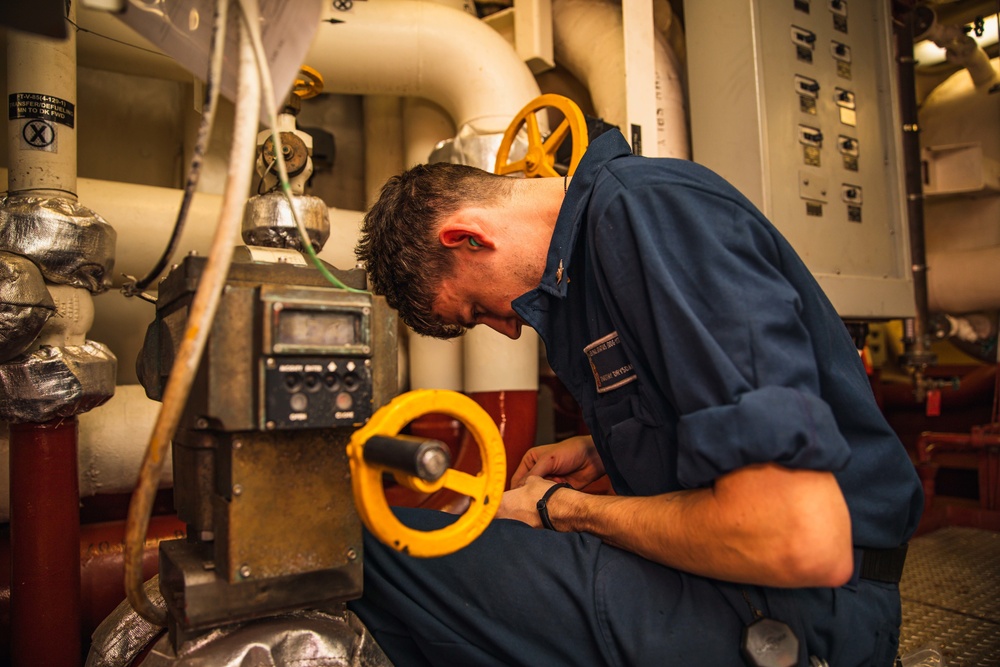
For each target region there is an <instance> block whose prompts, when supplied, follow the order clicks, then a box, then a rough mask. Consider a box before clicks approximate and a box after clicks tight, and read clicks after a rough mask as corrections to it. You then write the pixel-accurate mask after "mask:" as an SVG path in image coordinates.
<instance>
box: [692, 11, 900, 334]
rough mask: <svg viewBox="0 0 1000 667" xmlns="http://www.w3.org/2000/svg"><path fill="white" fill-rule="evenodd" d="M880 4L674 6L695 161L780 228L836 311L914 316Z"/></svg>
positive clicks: (850, 315)
mask: <svg viewBox="0 0 1000 667" xmlns="http://www.w3.org/2000/svg"><path fill="white" fill-rule="evenodd" d="M888 12H889V3H886V2H882V1H881V0H750V1H748V0H712V2H704V1H702V0H690V1H689V2H686V3H685V27H686V30H687V40H686V41H687V45H688V75H689V76H688V81H689V92H690V118H691V134H692V149H693V159H694V160H695V161H696V162H699V163H701V164H704V165H705V166H707V167H709V168H711V169H713V170H714V171H716V172H718V173H719V174H720V175H721V176H723V177H724V178H726V179H727V180H728V181H729V182H731V183H732V184H733V185H735V186H736V187H737V188H739V189H740V191H741V192H743V194H744V195H746V196H747V197H748V198H749V199H750V200H751V201H753V202H754V204H756V205H757V207H758V208H760V209H761V211H762V212H763V213H764V214H765V215H767V216H768V218H769V219H770V220H771V221H772V222H773V223H774V224H775V226H776V227H777V228H778V229H779V230H780V231H781V232H782V234H784V235H785V237H786V238H788V240H789V241H790V242H791V243H792V245H793V246H794V247H795V249H796V251H797V252H798V253H799V255H800V256H801V257H802V259H803V260H804V261H805V263H806V265H807V266H808V267H809V268H810V270H811V271H812V273H813V275H814V276H815V277H816V279H817V280H818V282H819V283H820V285H821V286H822V287H823V289H824V291H825V292H826V293H827V295H828V296H829V297H830V300H831V301H832V302H833V304H834V306H835V307H836V308H837V311H838V312H839V313H840V315H841V316H842V317H844V318H845V319H854V318H864V319H876V318H893V317H907V316H911V315H912V314H913V312H914V301H913V282H912V277H911V274H910V260H909V254H910V253H909V245H908V244H909V241H908V234H907V229H906V223H905V216H904V211H905V210H906V209H905V195H904V185H903V163H902V149H901V142H900V137H901V134H902V128H901V125H900V121H899V114H898V104H897V99H896V85H895V65H894V58H893V41H892V33H891V19H890V16H889V14H888Z"/></svg>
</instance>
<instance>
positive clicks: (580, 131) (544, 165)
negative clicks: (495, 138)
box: [493, 93, 588, 178]
mask: <svg viewBox="0 0 1000 667" xmlns="http://www.w3.org/2000/svg"><path fill="white" fill-rule="evenodd" d="M552 108H554V109H556V110H558V111H559V112H561V113H562V115H563V120H562V122H560V123H559V125H558V126H557V127H556V130H555V131H554V132H552V133H550V134H549V135H548V136H545V137H543V136H542V124H541V123H540V122H539V119H538V114H539V113H543V112H544V113H548V111H549V109H552ZM522 128H523V129H524V133H525V135H526V136H527V139H528V148H527V153H526V154H525V156H524V157H523V158H522V159H519V160H515V161H513V162H511V161H510V151H511V148H512V147H513V145H514V141H515V139H516V138H517V137H518V135H519V134H520V133H521V130H522ZM567 140H571V141H572V147H573V148H572V151H571V154H570V163H569V168H568V170H567V173H568V174H572V173H573V172H574V171H576V166H577V165H578V164H579V163H580V158H582V157H583V154H584V152H585V151H586V150H587V144H588V138H587V120H586V118H584V115H583V112H582V111H581V110H580V107H578V106H577V105H576V103H575V102H573V101H572V100H571V99H569V98H568V97H563V96H562V95H555V94H552V93H548V94H545V95H541V96H539V97H536V98H535V99H534V100H532V101H531V102H529V103H528V104H527V105H526V106H525V107H524V108H523V109H521V111H520V112H519V113H518V114H517V116H515V117H514V120H513V121H511V123H510V125H509V126H508V127H507V131H506V132H504V135H503V140H502V141H501V142H500V148H499V149H498V150H497V161H496V166H495V167H494V169H493V172H494V173H496V174H501V175H503V174H515V173H518V172H522V173H524V175H525V176H526V177H528V178H535V177H540V176H549V177H556V176H561V175H562V174H560V173H559V172H558V171H557V170H556V168H555V164H556V153H557V152H558V151H559V148H560V147H561V146H562V144H563V143H564V142H565V141H567Z"/></svg>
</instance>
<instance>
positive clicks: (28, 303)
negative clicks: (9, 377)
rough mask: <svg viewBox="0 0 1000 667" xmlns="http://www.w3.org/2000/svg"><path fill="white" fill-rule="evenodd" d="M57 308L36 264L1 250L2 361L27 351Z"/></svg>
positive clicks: (0, 339)
mask: <svg viewBox="0 0 1000 667" xmlns="http://www.w3.org/2000/svg"><path fill="white" fill-rule="evenodd" d="M55 311H56V304H55V302H54V301H53V300H52V295H51V294H49V290H48V288H47V287H45V279H44V278H42V272H41V271H39V270H38V267H37V266H35V263H34V262H32V261H31V260H30V259H28V258H27V257H22V256H21V255H15V254H12V253H9V252H0V363H2V362H5V361H7V360H9V359H13V358H14V357H16V356H17V355H19V354H21V353H22V352H24V351H25V350H27V349H28V347H30V346H31V343H32V342H33V341H34V340H35V339H36V338H37V337H38V334H39V332H41V330H42V327H43V326H44V325H45V322H46V321H48V319H49V318H50V317H51V316H52V314H53V313H55Z"/></svg>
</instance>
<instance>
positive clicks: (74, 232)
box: [0, 170, 117, 294]
mask: <svg viewBox="0 0 1000 667" xmlns="http://www.w3.org/2000/svg"><path fill="white" fill-rule="evenodd" d="M9 177H10V178H13V177H14V172H13V170H12V171H11V172H9ZM74 181H75V179H74ZM116 240H117V234H115V230H114V229H113V228H112V227H111V225H109V224H108V223H107V222H105V221H104V219H103V218H102V217H101V216H99V215H97V214H96V213H94V212H93V211H91V210H90V209H89V208H87V207H86V206H83V205H81V204H79V203H78V202H76V201H75V200H73V199H69V198H66V197H37V196H32V195H23V196H12V197H7V198H6V199H4V200H3V201H0V250H6V251H8V252H13V253H16V254H18V255H24V256H25V257H30V258H31V259H32V260H33V261H34V262H35V263H36V264H38V267H39V268H40V269H41V271H42V275H44V276H45V278H46V280H49V281H50V282H53V283H58V284H62V285H71V286H73V287H82V288H84V289H86V290H89V291H90V293H91V294H100V293H101V292H104V291H105V290H107V289H108V288H109V287H111V271H112V269H113V268H114V265H115V242H116Z"/></svg>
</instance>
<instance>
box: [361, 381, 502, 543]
mask: <svg viewBox="0 0 1000 667" xmlns="http://www.w3.org/2000/svg"><path fill="white" fill-rule="evenodd" d="M432 412H433V413H439V414H446V415H449V416H451V417H454V418H455V419H457V420H458V421H460V422H462V424H464V425H465V427H466V428H467V429H468V430H469V433H470V434H471V435H472V436H473V438H474V439H475V441H476V444H477V445H478V446H479V455H480V458H481V459H482V470H480V471H479V473H478V474H476V475H470V474H469V473H464V472H460V471H458V470H455V469H454V468H449V469H448V470H446V471H445V473H444V474H443V475H442V476H441V477H440V478H439V479H438V480H437V481H434V482H427V481H424V480H422V479H419V478H417V477H412V476H410V475H406V474H402V473H400V472H398V471H393V470H390V469H388V468H383V467H381V466H378V465H373V464H372V463H370V462H369V461H366V460H365V458H364V449H365V443H367V442H368V440H369V439H370V438H372V437H375V436H387V437H395V436H396V435H398V434H399V432H400V431H401V430H402V429H403V427H405V426H406V425H407V424H409V423H410V422H412V421H413V420H414V419H416V418H417V417H421V416H423V415H425V414H428V413H432ZM347 454H348V456H349V457H350V463H351V484H352V487H353V490H354V503H355V505H357V508H358V514H360V515H361V520H362V521H364V523H365V526H367V527H368V530H370V531H371V532H372V534H373V535H375V537H377V538H378V539H379V540H381V541H382V542H383V543H384V544H386V545H387V546H390V547H392V548H393V549H396V550H397V551H402V552H404V553H408V554H409V555H411V556H416V557H418V558H432V557H435V556H444V555H446V554H450V553H453V552H455V551H458V550H459V549H461V548H463V547H465V546H467V545H468V544H470V543H471V542H472V541H473V540H474V539H476V538H477V537H479V535H480V534H481V533H482V532H483V531H484V530H486V526H488V525H489V523H490V521H492V520H493V517H494V516H495V515H496V513H497V510H498V509H499V508H500V498H501V496H503V487H504V483H505V482H506V479H507V455H506V452H505V450H504V445H503V439H502V438H501V437H500V432H499V431H498V430H497V427H496V424H494V423H493V419H492V418H491V417H490V416H489V414H487V412H486V411H485V410H483V409H482V408H481V407H480V406H479V404H478V403H476V402H475V401H473V400H472V399H471V398H469V397H468V396H465V395H464V394H459V393H458V392H454V391H444V390H432V389H421V390H418V391H410V392H407V393H405V394H400V395H399V396H397V397H396V398H394V399H393V400H392V401H391V402H390V403H389V404H388V405H385V406H383V407H382V408H380V409H379V410H378V411H377V412H376V413H375V414H374V415H373V416H372V418H371V420H369V422H368V423H367V424H365V426H363V427H362V428H360V429H358V430H357V431H355V433H354V435H353V436H352V437H351V440H350V442H349V443H348V444H347ZM386 472H388V473H391V474H392V475H393V476H394V477H395V478H396V481H397V482H399V483H400V484H403V485H405V486H407V487H409V488H411V489H413V490H415V491H420V492H422V493H434V492H435V491H439V490H440V489H449V490H451V491H455V492H457V493H461V494H462V495H465V496H468V497H469V498H471V502H470V505H469V509H468V510H466V512H465V513H464V514H463V515H462V516H461V517H460V518H459V519H458V520H457V521H456V522H455V523H453V524H451V525H449V526H445V527H444V528H441V529H439V530H431V531H423V530H415V529H413V528H409V527H407V526H405V525H403V524H402V523H401V522H400V521H399V519H397V518H396V515H395V514H393V512H392V510H391V509H390V508H389V503H388V501H387V500H386V497H385V490H384V488H383V486H382V475H383V474H384V473H386Z"/></svg>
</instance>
